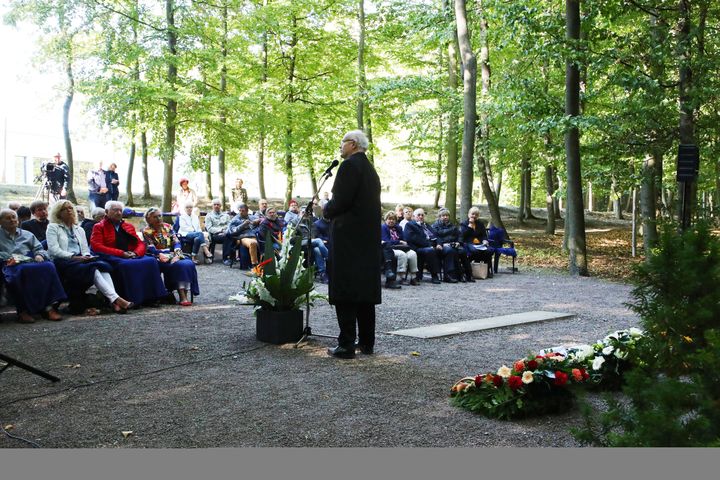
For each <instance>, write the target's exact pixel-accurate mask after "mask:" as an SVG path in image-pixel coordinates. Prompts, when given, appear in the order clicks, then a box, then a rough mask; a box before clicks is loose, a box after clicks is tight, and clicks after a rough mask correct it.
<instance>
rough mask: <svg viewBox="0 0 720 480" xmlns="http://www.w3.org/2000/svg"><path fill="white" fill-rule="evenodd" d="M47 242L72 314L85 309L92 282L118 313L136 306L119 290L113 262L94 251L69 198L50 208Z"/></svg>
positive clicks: (90, 312)
mask: <svg viewBox="0 0 720 480" xmlns="http://www.w3.org/2000/svg"><path fill="white" fill-rule="evenodd" d="M47 244H48V256H49V257H50V258H51V259H52V260H53V261H54V263H55V269H56V270H57V272H58V275H59V276H60V280H61V281H62V283H63V287H64V288H65V292H66V293H67V295H68V298H69V299H70V307H69V308H70V313H80V312H82V311H83V310H84V309H85V302H84V298H85V291H86V290H87V289H88V288H90V287H91V286H92V285H95V286H96V287H97V289H98V290H99V291H100V292H101V293H102V294H103V295H104V296H105V298H107V299H108V301H109V302H110V304H111V305H112V308H113V310H114V311H115V312H117V313H126V312H127V310H128V309H129V308H132V306H133V305H132V302H128V301H127V300H125V299H124V298H122V297H121V296H120V295H118V293H117V292H116V291H115V286H114V284H113V281H112V278H111V277H110V272H111V271H112V267H111V266H110V264H108V263H106V262H103V261H101V260H98V258H97V257H95V256H93V255H91V254H90V249H89V248H88V242H87V239H86V238H85V231H84V230H83V229H82V228H80V227H79V226H78V225H77V213H76V212H75V206H74V205H73V204H72V203H71V202H69V201H68V200H60V201H59V202H57V203H55V205H53V207H52V210H51V211H50V224H49V225H48V228H47ZM86 313H87V314H90V315H93V314H97V311H96V310H95V309H92V308H90V309H87V310H86Z"/></svg>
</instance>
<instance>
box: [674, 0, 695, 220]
mask: <svg viewBox="0 0 720 480" xmlns="http://www.w3.org/2000/svg"><path fill="white" fill-rule="evenodd" d="M690 7H691V2H690V0H679V2H678V14H679V15H678V17H679V21H678V28H677V30H678V32H677V33H678V34H677V46H676V51H677V57H678V59H679V60H680V68H679V70H680V71H679V76H678V94H679V100H680V128H679V133H680V143H681V144H694V143H695V120H694V113H695V112H694V106H693V101H694V95H693V92H692V88H693V71H692V38H691V32H692V29H693V26H692V17H691V12H690ZM695 186H696V183H694V182H693V183H692V184H691V185H690V186H687V185H685V182H683V183H681V184H680V188H679V192H680V201H679V202H678V207H679V210H678V212H679V213H678V217H679V218H680V224H681V225H682V226H683V228H685V227H687V226H689V225H690V221H691V218H692V215H693V211H694V210H695V209H696V205H695V204H696V202H697V190H696V188H694V187H695ZM683 204H685V205H686V208H684V209H683Z"/></svg>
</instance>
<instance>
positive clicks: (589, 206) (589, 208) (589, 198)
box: [587, 182, 594, 212]
mask: <svg viewBox="0 0 720 480" xmlns="http://www.w3.org/2000/svg"><path fill="white" fill-rule="evenodd" d="M593 207H594V205H593V191H592V182H588V191H587V211H588V212H592V211H593Z"/></svg>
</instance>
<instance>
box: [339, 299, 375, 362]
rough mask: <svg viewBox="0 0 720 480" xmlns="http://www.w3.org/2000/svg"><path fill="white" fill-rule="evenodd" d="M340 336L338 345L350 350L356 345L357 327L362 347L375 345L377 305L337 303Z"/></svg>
mask: <svg viewBox="0 0 720 480" xmlns="http://www.w3.org/2000/svg"><path fill="white" fill-rule="evenodd" d="M335 312H336V313H337V318H338V325H339V326H340V335H339V336H338V345H339V346H341V347H344V348H347V349H349V350H352V349H354V348H355V347H354V345H355V325H356V324H357V337H358V343H359V344H360V345H365V346H368V347H373V346H374V345H375V304H373V303H336V304H335Z"/></svg>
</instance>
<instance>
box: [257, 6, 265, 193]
mask: <svg viewBox="0 0 720 480" xmlns="http://www.w3.org/2000/svg"><path fill="white" fill-rule="evenodd" d="M267 4H268V0H263V7H265V8H267ZM267 25H268V23H267V19H266V21H265V27H264V30H263V36H262V83H263V85H264V84H266V83H267V81H268V27H267ZM263 91H265V88H263ZM266 108H267V105H266V104H265V97H264V94H263V97H262V112H263V113H262V117H263V120H264V118H265V110H266ZM265 137H266V131H265V122H264V121H263V122H261V125H260V138H259V142H258V158H257V168H258V190H259V193H260V198H267V195H266V194H265Z"/></svg>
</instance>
